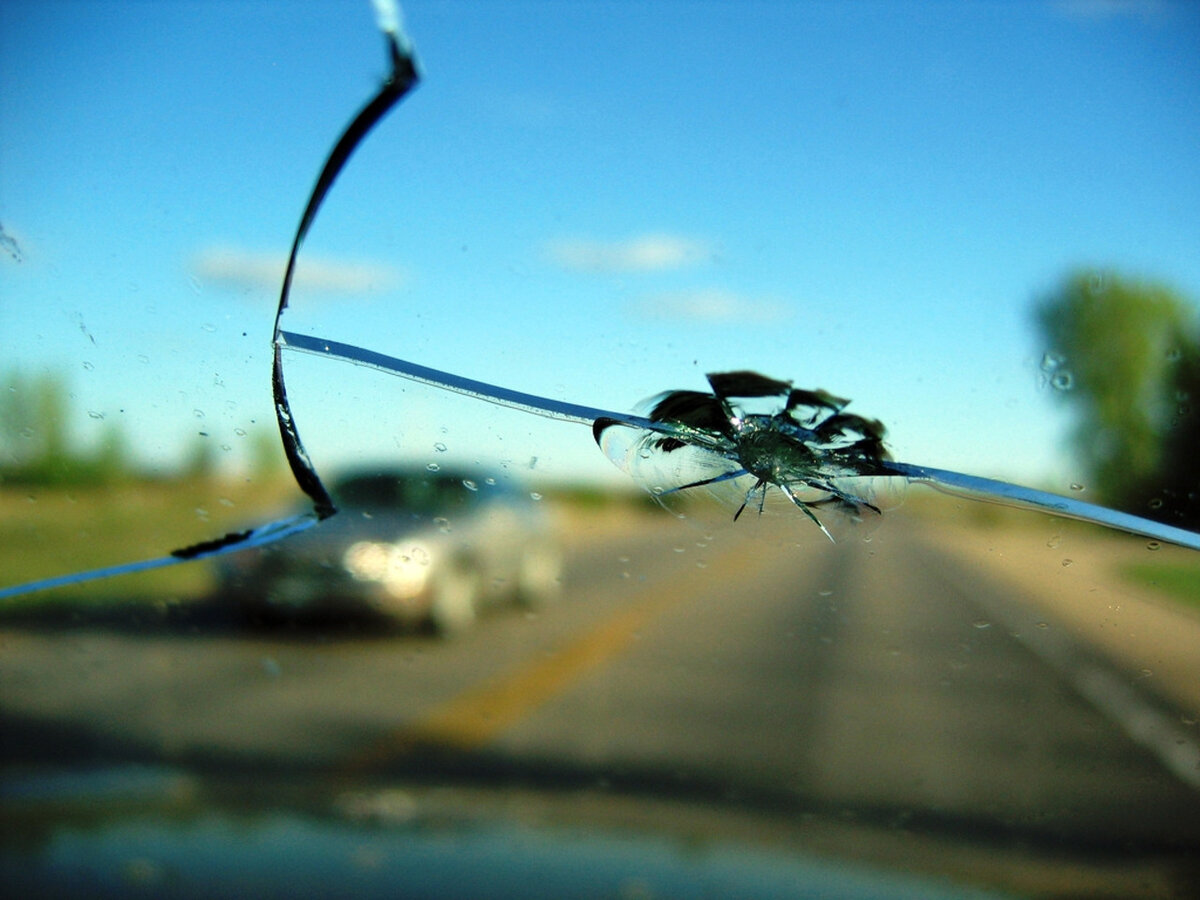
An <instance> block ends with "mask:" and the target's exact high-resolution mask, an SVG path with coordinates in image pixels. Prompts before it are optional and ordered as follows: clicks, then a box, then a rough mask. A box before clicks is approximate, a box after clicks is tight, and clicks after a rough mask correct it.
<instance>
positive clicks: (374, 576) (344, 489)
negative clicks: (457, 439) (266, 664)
mask: <svg viewBox="0 0 1200 900" xmlns="http://www.w3.org/2000/svg"><path fill="white" fill-rule="evenodd" d="M332 493H333V495H334V498H335V500H336V501H337V504H338V507H339V511H338V514H337V515H335V516H333V517H332V518H330V519H327V520H325V521H324V522H322V523H320V524H319V525H318V526H317V527H315V528H311V529H309V530H308V531H306V532H303V533H301V534H298V535H296V536H294V537H292V538H289V539H287V540H285V541H281V542H279V543H277V544H274V545H271V546H269V547H264V548H262V549H259V550H254V551H247V552H245V553H239V554H233V555H232V556H230V557H226V558H225V559H226V560H229V562H227V563H224V564H223V565H222V566H221V567H220V570H219V576H218V580H219V585H220V587H219V590H220V592H221V596H222V598H223V600H225V601H226V602H228V601H229V600H230V599H232V600H234V601H235V602H236V603H237V604H238V605H239V606H240V608H241V610H242V611H243V612H244V613H245V615H246V616H247V618H248V619H249V620H250V621H253V622H277V621H282V620H329V619H343V618H349V617H371V618H385V619H387V620H389V621H392V622H397V623H403V624H406V625H431V626H432V627H433V628H434V629H435V630H436V631H437V632H439V633H441V634H453V633H455V632H458V631H461V630H463V629H465V628H467V627H469V626H470V625H471V624H472V622H474V620H475V617H476V614H477V612H478V611H479V609H480V608H481V607H482V606H484V605H488V604H493V603H496V602H500V601H509V600H513V601H517V602H520V603H522V604H525V605H527V606H539V605H542V604H544V603H546V602H548V601H551V600H553V599H555V597H556V596H557V595H558V592H559V587H560V578H561V574H562V552H561V549H560V547H559V545H558V542H557V541H556V540H555V537H554V534H553V529H552V526H551V521H550V517H549V516H548V515H547V514H546V513H545V510H544V509H543V508H542V506H541V504H539V503H538V502H536V501H535V500H533V499H532V498H531V497H530V495H529V494H528V493H525V492H522V491H519V490H516V489H514V488H512V487H510V486H508V485H507V484H505V483H504V482H503V481H500V480H498V479H492V478H481V477H479V476H474V475H470V474H464V473H453V472H445V471H437V472H431V471H428V470H426V469H412V470H396V471H387V472H379V471H372V472H366V473H358V474H353V475H350V476H348V477H343V478H342V479H340V480H339V481H337V482H335V484H334V487H333V490H332Z"/></svg>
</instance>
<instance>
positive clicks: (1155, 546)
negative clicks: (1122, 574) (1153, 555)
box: [1146, 541, 1162, 550]
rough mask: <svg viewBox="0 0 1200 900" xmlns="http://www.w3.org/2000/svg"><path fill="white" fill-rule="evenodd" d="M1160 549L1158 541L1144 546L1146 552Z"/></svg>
mask: <svg viewBox="0 0 1200 900" xmlns="http://www.w3.org/2000/svg"><path fill="white" fill-rule="evenodd" d="M1160 547H1162V544H1160V543H1159V542H1158V541H1151V542H1150V543H1148V544H1147V545H1146V549H1147V550H1158V549H1159V548H1160Z"/></svg>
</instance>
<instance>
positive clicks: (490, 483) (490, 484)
mask: <svg viewBox="0 0 1200 900" xmlns="http://www.w3.org/2000/svg"><path fill="white" fill-rule="evenodd" d="M483 483H484V484H486V485H487V486H488V487H495V486H496V479H495V478H492V477H490V476H489V477H488V478H485V479H483Z"/></svg>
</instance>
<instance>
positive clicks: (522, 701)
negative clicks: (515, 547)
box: [341, 544, 759, 774]
mask: <svg viewBox="0 0 1200 900" xmlns="http://www.w3.org/2000/svg"><path fill="white" fill-rule="evenodd" d="M752 547H753V544H746V545H742V546H741V547H736V548H733V549H731V550H729V551H727V552H726V553H724V554H723V555H722V556H720V557H718V558H717V559H716V560H714V561H713V562H711V563H710V564H708V565H707V566H706V567H704V568H700V567H696V568H694V569H691V570H689V571H685V572H684V573H683V574H680V575H675V576H673V577H672V578H670V579H669V580H665V581H664V582H658V583H655V584H652V585H647V586H645V587H643V588H642V589H641V590H640V591H639V592H638V594H637V595H636V596H635V598H634V599H633V601H631V602H630V604H629V605H628V606H626V607H625V608H623V609H622V610H620V611H619V612H618V613H616V615H614V616H612V617H611V618H609V619H607V620H606V621H604V622H603V623H601V624H600V625H598V626H597V627H595V628H593V629H591V630H590V631H589V632H587V633H586V634H584V635H583V636H582V637H579V638H576V639H575V640H573V641H571V642H570V643H568V644H566V645H565V646H563V647H561V648H560V649H559V650H557V651H555V652H554V653H552V654H551V655H550V656H548V657H545V658H542V659H540V660H537V661H535V662H532V663H529V664H527V665H524V666H521V667H519V668H517V669H516V670H515V671H513V672H510V673H508V674H507V675H506V676H502V677H497V678H492V679H488V680H487V681H485V682H484V683H483V684H481V685H479V686H478V687H475V688H473V689H469V690H467V691H465V692H464V693H462V694H460V695H459V696H457V697H455V698H453V699H451V700H448V701H447V702H445V703H442V704H440V705H439V706H437V707H435V708H434V709H433V710H431V711H430V712H428V713H426V714H425V715H423V716H420V717H418V718H417V719H416V720H414V721H412V722H410V723H408V724H406V725H404V726H402V727H400V728H398V729H397V730H395V731H393V732H392V733H391V734H389V735H387V736H386V737H384V738H383V739H382V740H380V741H378V742H377V743H375V744H374V745H373V746H371V747H369V748H368V749H367V750H366V751H365V752H364V753H361V754H358V755H355V756H353V757H352V758H351V759H350V760H348V761H347V763H346V764H345V765H344V766H342V768H341V770H342V772H343V773H350V772H353V773H356V774H361V773H362V772H363V771H364V770H369V769H372V768H375V767H377V766H379V765H381V764H382V763H384V762H386V761H387V760H388V759H393V758H395V757H396V756H397V755H400V754H402V753H404V752H406V751H408V750H411V749H413V748H415V747H420V746H438V747H450V748H454V749H458V750H471V749H475V748H478V747H481V746H483V745H484V744H487V743H488V742H489V741H491V740H492V739H493V738H494V737H495V736H496V735H498V734H499V733H501V732H503V731H505V730H507V729H508V728H510V727H511V726H513V725H514V724H516V723H517V722H520V721H521V720H523V719H525V718H527V717H528V716H530V715H531V714H533V713H534V712H535V711H536V710H537V709H539V708H540V707H541V706H543V705H544V704H546V703H547V702H548V701H549V700H551V699H552V698H553V697H555V696H556V695H557V694H559V693H561V692H562V691H563V690H565V689H566V688H567V687H568V686H569V685H571V684H572V683H573V682H574V681H576V680H577V679H578V678H579V677H580V676H582V675H583V674H584V673H585V672H587V671H589V670H591V669H594V668H596V667H597V666H599V665H600V664H601V663H603V662H605V661H607V660H609V659H611V658H613V657H614V656H616V655H617V654H619V653H621V652H622V651H623V650H624V649H625V648H626V647H628V646H629V644H630V643H631V642H632V641H633V640H634V639H635V637H636V636H637V635H638V633H639V632H640V631H642V630H643V629H644V628H645V627H646V626H647V625H648V624H649V623H650V622H651V621H652V620H653V619H655V618H656V617H658V616H659V615H661V614H662V613H663V612H665V611H666V610H667V609H669V608H670V607H672V606H674V605H675V604H677V603H679V602H680V601H681V600H684V599H686V598H689V597H692V596H694V595H695V594H697V593H699V592H701V591H703V590H705V589H706V588H711V587H713V585H715V584H720V583H723V582H726V581H727V580H728V579H731V578H733V577H734V576H736V575H738V574H739V573H740V572H742V571H744V570H746V569H748V568H750V567H751V566H753V565H757V564H758V562H759V560H758V556H759V554H757V553H753V552H751V548H752Z"/></svg>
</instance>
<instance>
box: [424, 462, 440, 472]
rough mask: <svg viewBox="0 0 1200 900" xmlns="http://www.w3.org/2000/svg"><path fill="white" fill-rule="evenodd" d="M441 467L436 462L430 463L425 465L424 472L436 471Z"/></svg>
mask: <svg viewBox="0 0 1200 900" xmlns="http://www.w3.org/2000/svg"><path fill="white" fill-rule="evenodd" d="M440 468H441V466H439V465H438V464H437V463H430V464H429V465H427V466H426V467H425V471H426V472H436V471H438V470H439V469H440Z"/></svg>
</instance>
